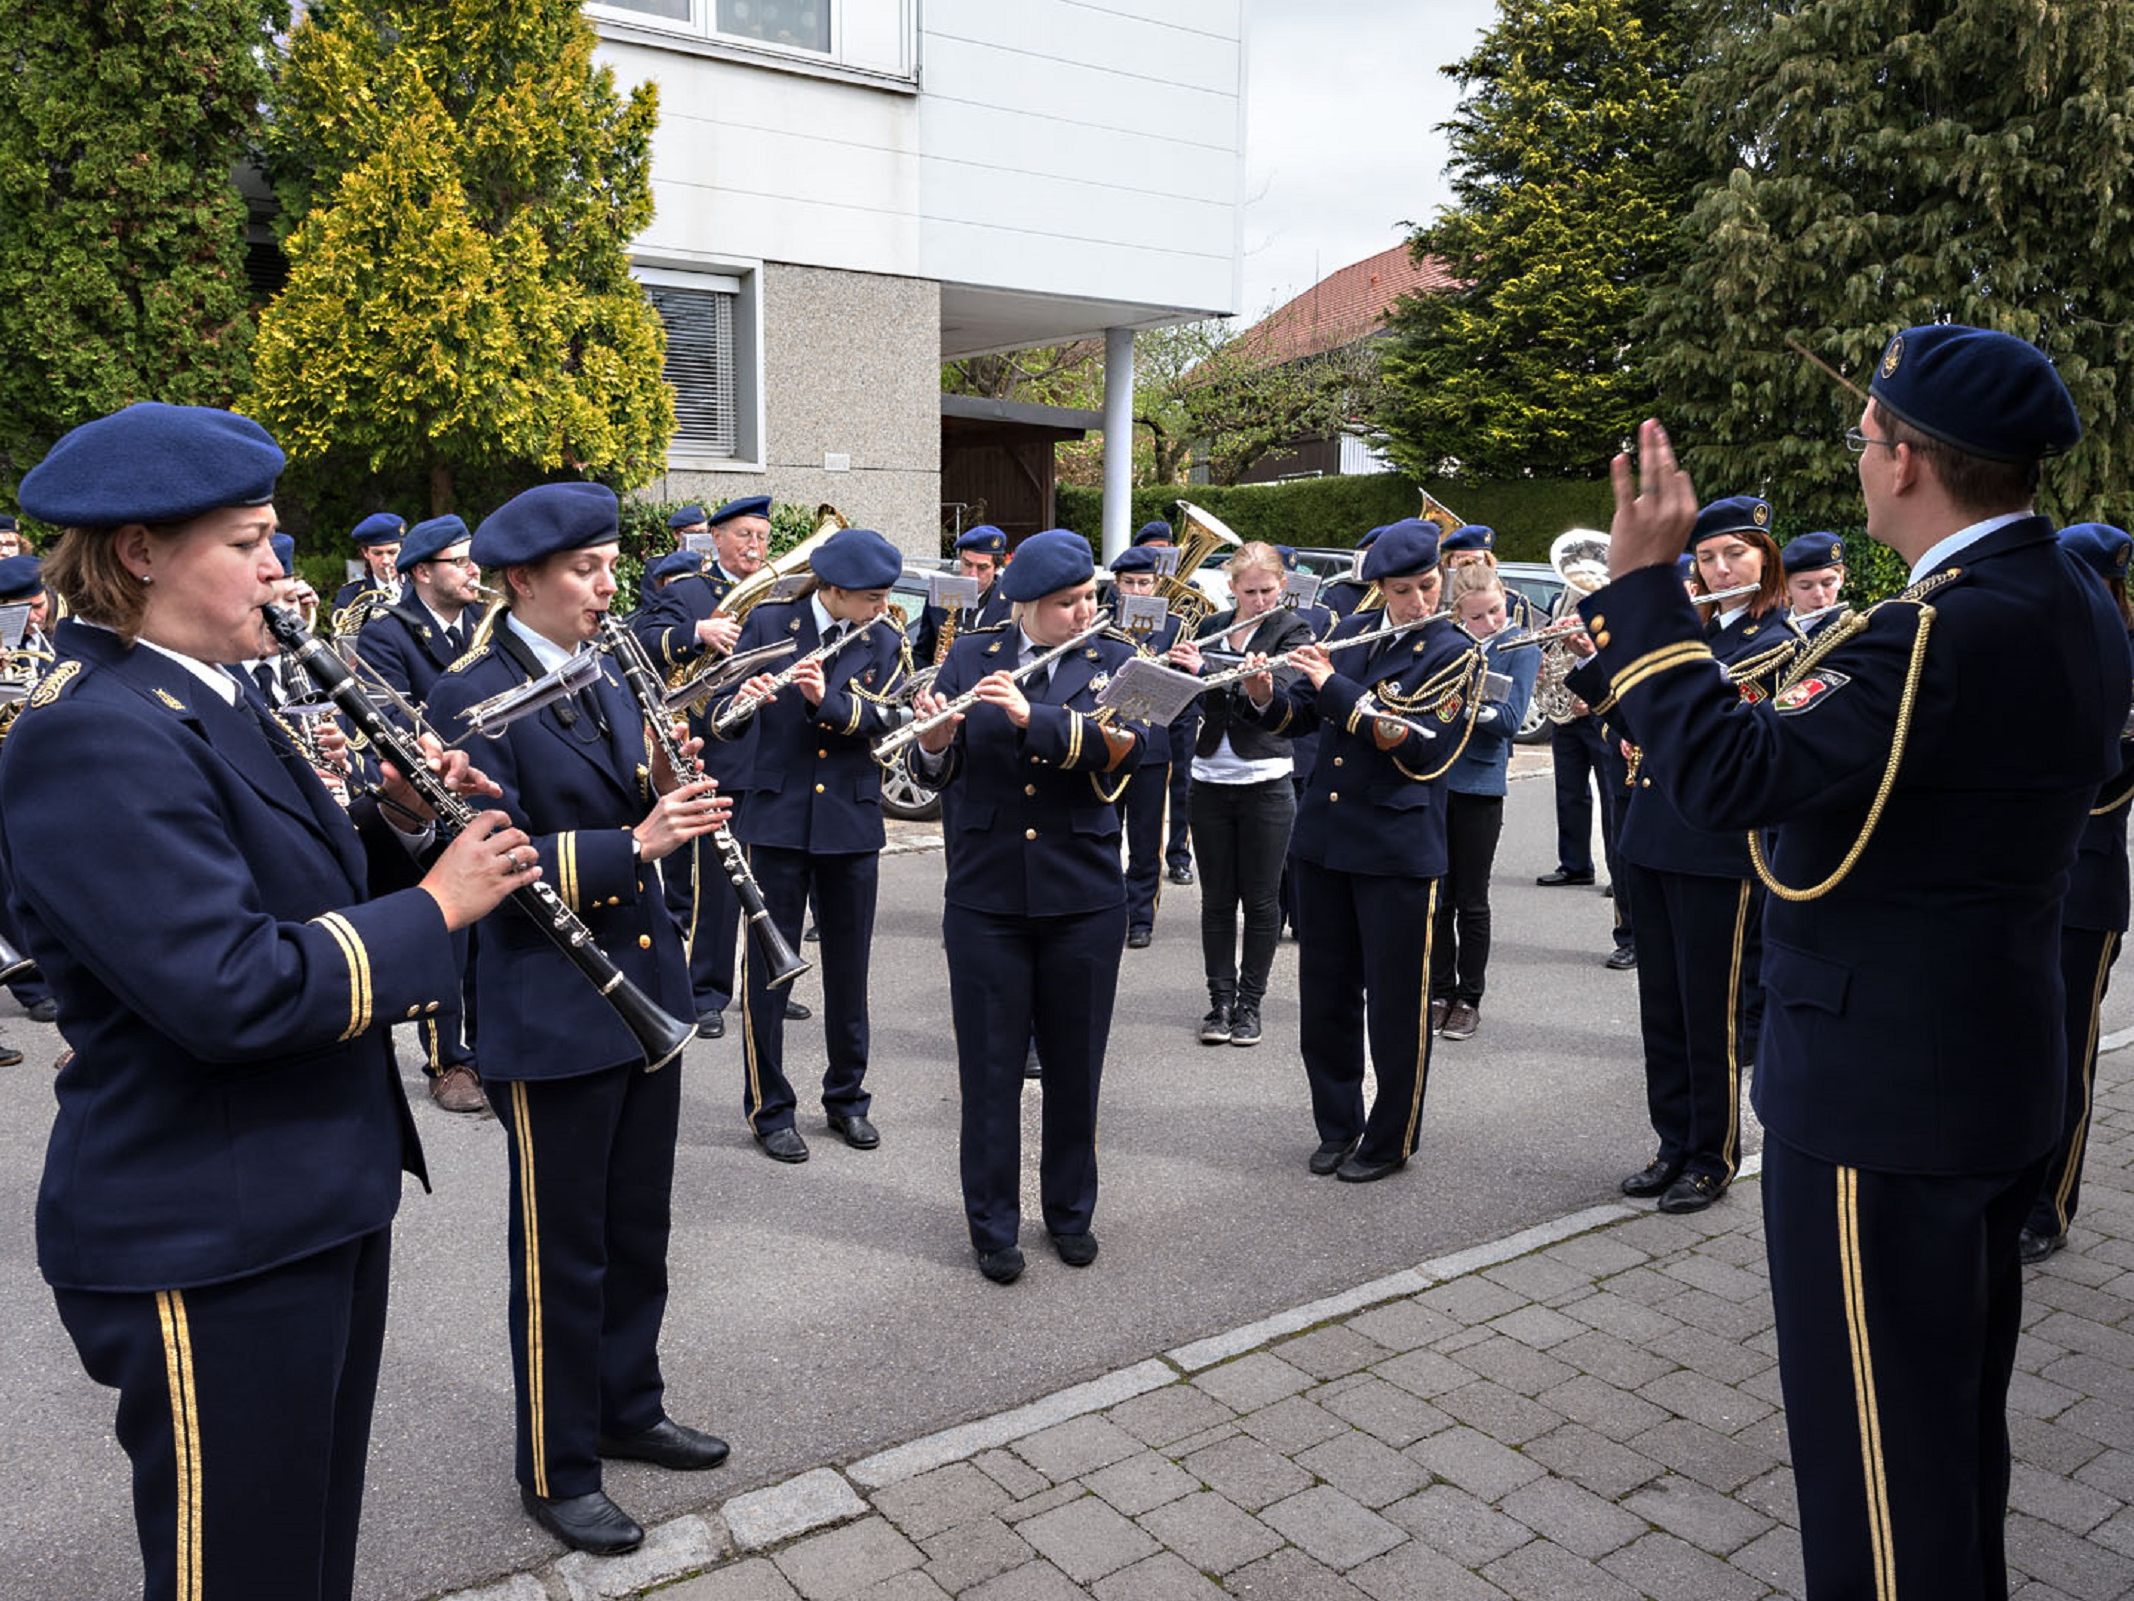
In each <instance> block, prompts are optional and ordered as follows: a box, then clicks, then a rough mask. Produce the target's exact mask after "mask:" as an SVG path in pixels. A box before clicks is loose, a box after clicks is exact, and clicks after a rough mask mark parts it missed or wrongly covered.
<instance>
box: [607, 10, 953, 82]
mask: <svg viewBox="0 0 2134 1601" xmlns="http://www.w3.org/2000/svg"><path fill="white" fill-rule="evenodd" d="M919 3H920V0H588V4H587V5H586V8H585V9H586V11H587V12H588V13H589V14H590V15H591V16H592V17H593V18H594V19H595V20H596V21H598V22H600V23H602V24H603V25H604V26H603V27H602V30H601V31H602V33H603V34H604V35H605V36H607V37H610V38H624V39H632V40H636V41H639V42H643V43H666V42H669V41H671V42H672V44H673V46H674V47H675V48H681V49H687V50H689V51H691V52H693V53H696V54H700V55H712V56H724V57H727V58H730V59H736V60H745V61H749V62H752V63H755V64H757V65H783V66H785V67H786V68H787V69H788V70H791V71H798V72H804V73H808V74H810V75H813V76H828V77H835V78H853V79H858V80H862V81H866V82H870V83H886V84H888V85H889V86H892V87H903V86H907V85H908V86H910V87H914V88H915V87H917V81H918V70H919V67H918V61H919Z"/></svg>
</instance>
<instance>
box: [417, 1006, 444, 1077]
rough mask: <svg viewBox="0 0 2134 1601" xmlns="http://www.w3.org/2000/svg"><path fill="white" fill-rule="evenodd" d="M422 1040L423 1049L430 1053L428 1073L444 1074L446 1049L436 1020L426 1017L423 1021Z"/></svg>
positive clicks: (427, 1065)
mask: <svg viewBox="0 0 2134 1601" xmlns="http://www.w3.org/2000/svg"><path fill="white" fill-rule="evenodd" d="M422 1039H423V1049H424V1050H425V1051H426V1052H428V1053H429V1061H428V1063H427V1064H425V1065H426V1067H427V1069H428V1071H430V1072H432V1073H442V1072H443V1071H444V1069H445V1062H444V1049H443V1046H442V1044H441V1042H440V1036H439V1034H438V1032H437V1021H436V1019H435V1018H428V1017H426V1018H424V1019H423V1020H422Z"/></svg>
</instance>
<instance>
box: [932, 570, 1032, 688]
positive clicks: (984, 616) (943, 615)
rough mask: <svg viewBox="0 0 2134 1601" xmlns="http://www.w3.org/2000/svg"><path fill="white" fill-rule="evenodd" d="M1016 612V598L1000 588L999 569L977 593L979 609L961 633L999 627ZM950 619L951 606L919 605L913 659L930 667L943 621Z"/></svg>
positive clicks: (960, 630)
mask: <svg viewBox="0 0 2134 1601" xmlns="http://www.w3.org/2000/svg"><path fill="white" fill-rule="evenodd" d="M1014 613H1015V602H1013V601H1012V600H1010V599H1008V597H1007V596H1005V595H1003V594H1002V593H1001V592H1000V576H999V575H998V574H997V573H996V574H995V575H994V577H993V582H992V583H990V584H988V585H987V586H986V591H985V593H984V594H983V595H980V596H979V597H978V607H977V612H976V615H975V616H973V617H972V618H971V626H970V628H969V629H967V630H963V629H960V628H959V637H960V635H961V633H964V632H969V633H976V632H977V631H978V630H980V629H982V628H997V627H998V626H999V625H1000V624H1002V623H1004V622H1006V621H1008V619H1009V618H1010V617H1012V616H1013V615H1014ZM947 621H948V608H947V607H945V606H923V607H921V608H920V610H919V626H918V629H917V631H916V632H915V633H914V634H913V635H912V641H911V659H912V660H913V661H914V662H915V663H917V664H918V665H919V666H921V667H931V666H933V665H934V650H935V648H936V647H937V645H938V643H939V641H940V638H941V628H942V625H943V624H944V623H946V622H947Z"/></svg>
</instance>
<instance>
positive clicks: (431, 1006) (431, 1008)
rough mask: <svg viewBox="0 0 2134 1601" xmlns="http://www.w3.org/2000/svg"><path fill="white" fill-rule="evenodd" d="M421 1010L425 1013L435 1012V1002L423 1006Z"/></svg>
mask: <svg viewBox="0 0 2134 1601" xmlns="http://www.w3.org/2000/svg"><path fill="white" fill-rule="evenodd" d="M423 1010H424V1011H425V1012H434V1011H436V1010H437V1003H436V1002H435V1001H432V1002H430V1004H429V1005H428V1006H425V1007H424V1008H423Z"/></svg>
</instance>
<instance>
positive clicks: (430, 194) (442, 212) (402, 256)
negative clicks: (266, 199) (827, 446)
mask: <svg viewBox="0 0 2134 1601" xmlns="http://www.w3.org/2000/svg"><path fill="white" fill-rule="evenodd" d="M593 43H594V39H593V31H592V29H591V27H590V26H588V25H587V23H586V22H585V19H584V18H583V16H582V15H581V14H580V12H579V8H578V6H577V5H576V4H574V3H573V0H519V3H514V4H512V5H508V6H506V5H497V4H494V3H493V0H326V3H322V4H314V5H312V6H310V7H309V8H308V13H307V15H306V16H305V18H304V19H303V20H302V21H301V22H300V23H298V25H297V27H296V29H295V31H294V33H293V34H292V35H291V38H290V41H289V55H288V62H287V66H286V68H285V70H284V73H283V76H282V79H281V83H280V85H279V88H278V92H277V94H276V97H275V103H274V116H273V119H272V124H271V127H270V132H269V139H268V151H269V155H270V160H271V165H272V170H273V173H274V177H275V183H276V191H277V194H278V195H279V197H280V199H281V202H282V207H283V216H284V219H285V221H286V224H287V226H288V230H289V231H288V234H287V238H286V243H285V248H286V250H287V252H288V256H289V282H288V287H287V288H286V289H285V290H284V291H283V292H282V294H281V296H280V297H279V298H278V299H277V300H276V301H275V302H274V303H273V304H272V305H271V306H269V307H268V308H267V311H266V312H265V313H264V315H263V316H262V318H261V323H260V334H259V349H258V358H257V360H258V380H259V410H260V415H261V418H262V420H263V421H265V422H266V423H267V424H268V426H269V427H271V428H273V429H274V430H275V433H276V435H277V437H278V438H279V439H280V440H281V441H282V443H283V445H284V446H285V447H286V448H287V449H288V450H289V452H290V454H291V456H292V457H293V458H295V459H296V460H297V461H299V462H310V463H321V462H326V461H331V460H334V459H338V461H339V462H340V463H341V464H342V466H343V467H344V468H346V467H348V466H351V465H354V464H358V463H360V465H361V466H362V467H363V468H364V469H367V470H368V471H369V472H370V473H373V474H379V475H384V476H387V477H405V476H408V475H411V474H412V475H418V476H420V478H422V479H423V480H424V481H425V482H426V484H427V490H428V499H429V508H430V511H431V512H432V513H433V514H434V513H438V512H443V511H447V510H450V509H451V507H452V504H453V498H454V488H455V482H456V479H457V478H458V477H459V475H461V474H463V473H468V472H475V473H479V474H482V475H483V476H486V477H489V478H491V479H494V478H495V477H496V476H497V475H499V474H503V475H507V476H508V475H514V474H516V475H521V476H524V475H533V474H548V473H558V472H570V473H578V474H583V475H587V476H597V477H600V478H602V479H604V480H607V481H609V482H611V483H614V484H616V485H617V486H618V487H622V488H633V487H635V486H637V485H639V484H642V483H644V482H645V481H646V480H647V479H649V478H651V477H652V476H653V475H654V474H655V473H657V472H659V471H660V470H661V468H662V466H663V463H664V460H665V454H666V446H667V441H668V439H669V437H670V436H671V435H672V433H673V431H674V400H673V393H672V391H671V390H670V389H669V388H668V386H667V384H666V383H665V382H664V380H663V379H662V378H661V374H660V363H661V357H662V354H663V352H664V350H665V335H664V333H663V331H662V329H661V326H660V322H659V317H658V314H657V313H656V312H655V311H654V310H653V309H652V306H651V303H650V302H649V301H648V300H647V299H646V298H645V295H644V292H643V290H642V289H641V288H640V287H639V286H638V284H637V283H636V281H635V280H634V279H632V278H631V276H630V271H629V256H628V248H629V243H630V240H631V239H632V238H633V237H634V236H635V235H636V234H637V233H639V232H640V231H641V230H642V229H643V228H644V227H645V225H646V224H647V223H648V222H650V221H651V217H652V194H651V185H650V181H649V167H650V160H651V138H652V129H653V125H654V123H655V121H656V119H657V114H658V101H657V91H656V88H655V87H654V86H653V85H650V84H647V85H642V86H640V87H638V88H637V89H635V90H633V91H632V92H631V93H630V95H629V96H628V97H627V98H624V97H623V96H622V95H620V94H619V93H618V92H617V89H616V85H615V78H614V74H613V72H612V71H611V70H609V69H608V68H605V67H597V68H596V67H595V66H594V64H593V60H592V52H593Z"/></svg>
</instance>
